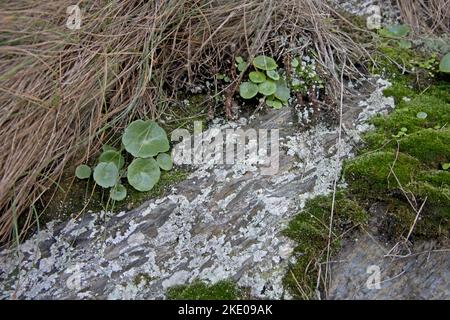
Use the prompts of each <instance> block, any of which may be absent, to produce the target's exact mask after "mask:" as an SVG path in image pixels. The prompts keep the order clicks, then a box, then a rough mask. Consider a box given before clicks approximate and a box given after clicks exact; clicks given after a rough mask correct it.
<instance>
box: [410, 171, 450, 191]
mask: <svg viewBox="0 0 450 320" xmlns="http://www.w3.org/2000/svg"><path fill="white" fill-rule="evenodd" d="M417 179H418V180H419V181H423V182H427V183H429V184H431V185H433V186H435V187H438V188H443V187H447V188H448V187H450V172H448V171H443V170H428V171H422V172H420V173H419V174H418V176H417Z"/></svg>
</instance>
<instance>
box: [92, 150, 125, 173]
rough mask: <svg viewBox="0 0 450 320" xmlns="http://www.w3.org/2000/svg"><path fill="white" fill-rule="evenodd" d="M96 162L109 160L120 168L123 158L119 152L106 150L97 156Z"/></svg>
mask: <svg viewBox="0 0 450 320" xmlns="http://www.w3.org/2000/svg"><path fill="white" fill-rule="evenodd" d="M98 162H111V163H113V164H114V165H115V166H116V167H117V169H119V170H120V169H122V167H123V165H124V164H125V159H124V158H123V156H122V155H121V154H120V153H119V152H117V151H114V150H108V151H105V152H103V153H102V154H101V155H100V157H99V158H98Z"/></svg>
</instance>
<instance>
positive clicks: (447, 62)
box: [439, 52, 450, 73]
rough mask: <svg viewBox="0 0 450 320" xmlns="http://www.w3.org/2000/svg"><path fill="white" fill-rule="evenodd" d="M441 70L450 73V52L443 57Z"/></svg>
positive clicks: (440, 65)
mask: <svg viewBox="0 0 450 320" xmlns="http://www.w3.org/2000/svg"><path fill="white" fill-rule="evenodd" d="M439 71H440V72H445V73H450V52H449V53H447V54H446V55H445V56H444V57H443V58H442V60H441V63H440V64H439Z"/></svg>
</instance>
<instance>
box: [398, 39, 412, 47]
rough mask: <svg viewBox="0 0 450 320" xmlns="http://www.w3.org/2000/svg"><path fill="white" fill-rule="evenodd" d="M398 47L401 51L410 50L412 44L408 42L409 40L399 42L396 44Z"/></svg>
mask: <svg viewBox="0 0 450 320" xmlns="http://www.w3.org/2000/svg"><path fill="white" fill-rule="evenodd" d="M398 45H399V46H400V48H402V49H411V47H412V42H411V41H409V40H403V39H402V40H400V41H399V42H398Z"/></svg>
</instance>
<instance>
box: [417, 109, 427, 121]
mask: <svg viewBox="0 0 450 320" xmlns="http://www.w3.org/2000/svg"><path fill="white" fill-rule="evenodd" d="M416 117H417V118H418V119H422V120H423V119H426V118H427V117H428V114H427V113H426V112H422V111H421V112H418V113H417V115H416Z"/></svg>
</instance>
